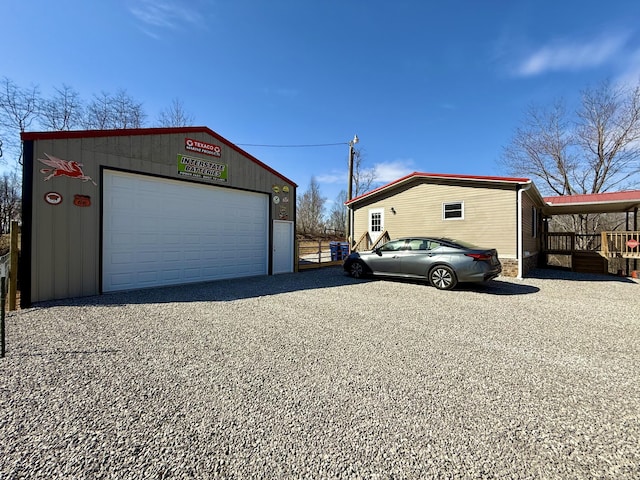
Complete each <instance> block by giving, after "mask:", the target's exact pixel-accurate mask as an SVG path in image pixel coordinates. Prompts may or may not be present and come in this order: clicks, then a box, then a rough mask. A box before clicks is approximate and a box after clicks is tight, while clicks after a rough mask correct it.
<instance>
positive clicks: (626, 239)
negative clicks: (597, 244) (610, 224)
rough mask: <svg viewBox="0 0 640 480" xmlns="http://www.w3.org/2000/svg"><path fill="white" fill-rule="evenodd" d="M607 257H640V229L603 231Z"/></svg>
mask: <svg viewBox="0 0 640 480" xmlns="http://www.w3.org/2000/svg"><path fill="white" fill-rule="evenodd" d="M601 235H602V248H601V250H600V252H601V254H602V255H603V256H605V257H622V258H640V231H638V232H634V231H620V232H602V234H601Z"/></svg>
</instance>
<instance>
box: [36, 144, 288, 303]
mask: <svg viewBox="0 0 640 480" xmlns="http://www.w3.org/2000/svg"><path fill="white" fill-rule="evenodd" d="M185 138H192V139H195V140H200V141H203V142H207V143H211V144H215V145H219V146H220V147H221V149H222V155H221V157H220V158H217V157H212V156H209V155H205V154H200V153H194V152H191V151H187V150H186V149H185ZM45 153H47V154H49V155H52V156H55V157H58V158H60V159H62V160H66V161H76V162H79V163H82V164H83V166H82V169H83V172H84V174H85V175H87V176H90V177H91V178H92V179H93V181H95V182H96V184H97V185H94V184H93V183H92V182H90V181H87V182H83V181H81V180H79V179H77V178H70V177H65V176H59V177H53V178H51V179H50V180H48V181H44V177H45V174H44V173H42V172H41V170H42V169H46V168H49V167H47V166H46V165H44V164H43V163H41V162H39V161H38V159H39V158H43V159H44V158H46V157H45ZM178 154H183V155H190V156H193V157H198V158H202V159H206V160H210V161H214V162H218V163H224V164H226V165H227V166H228V180H227V181H226V182H221V181H216V180H213V179H211V180H208V179H200V178H190V177H187V176H183V175H179V174H178V166H177V162H178V160H177V157H178ZM25 161H33V178H32V182H33V197H32V199H33V210H32V222H31V224H32V233H31V238H32V241H31V248H32V256H31V258H32V262H31V301H33V302H38V301H43V300H50V299H58V298H69V297H75V296H86V295H95V294H98V293H100V256H101V252H100V229H101V226H100V222H101V211H102V206H101V204H100V196H101V192H102V185H101V179H100V175H101V169H102V168H115V169H122V170H127V171H132V172H137V173H142V174H150V175H158V176H162V177H168V178H175V179H179V180H181V181H185V182H194V181H195V182H199V183H205V184H211V185H216V186H222V187H228V188H239V189H244V190H249V191H253V192H263V193H268V194H270V199H272V198H273V195H274V192H273V186H277V187H278V188H279V190H280V191H279V193H278V195H279V197H280V199H282V198H283V197H284V196H285V195H286V196H287V197H288V198H289V201H288V202H283V201H281V202H280V203H278V204H277V205H276V204H274V203H273V202H270V212H271V219H286V220H294V215H295V203H296V200H295V195H296V189H295V186H294V185H292V184H289V183H285V182H284V181H283V179H282V178H281V177H280V176H278V175H277V174H275V173H274V172H272V171H270V170H269V169H268V167H265V166H262V165H260V164H258V163H256V162H255V161H253V160H252V159H250V158H248V157H245V156H244V155H242V154H241V153H240V152H238V151H237V150H235V149H234V148H231V147H230V146H228V145H226V144H225V143H224V142H221V141H220V140H219V139H217V138H215V137H212V136H211V135H209V134H207V133H204V132H190V133H186V134H185V133H171V134H158V135H155V134H154V135H131V136H107V137H82V138H69V139H41V140H35V141H34V158H33V159H25ZM284 186H287V187H288V188H289V192H288V194H284V193H283V192H282V187H284ZM50 191H54V192H57V193H59V194H61V195H62V196H63V202H62V203H61V204H60V205H55V206H53V205H48V204H47V203H46V202H45V201H44V195H45V193H46V192H50ZM76 194H80V195H87V196H90V198H91V206H90V207H78V206H75V205H74V204H73V198H74V195H76ZM283 209H284V210H283Z"/></svg>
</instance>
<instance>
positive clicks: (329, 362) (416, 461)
mask: <svg viewBox="0 0 640 480" xmlns="http://www.w3.org/2000/svg"><path fill="white" fill-rule="evenodd" d="M639 366H640V284H638V282H637V281H632V280H629V279H622V278H616V277H595V276H580V275H575V274H567V273H562V274H557V273H554V272H552V271H543V270H540V271H537V272H536V275H535V276H534V277H533V278H528V279H525V280H516V279H508V278H503V277H501V278H499V279H497V280H496V281H493V282H490V283H489V284H487V285H485V286H463V287H462V288H460V289H457V290H454V291H451V292H442V291H438V290H436V289H435V288H432V287H428V286H425V285H423V284H419V283H413V282H394V281H384V280H353V279H350V278H349V277H347V276H345V275H344V274H343V273H342V270H341V269H340V268H339V267H332V268H325V269H322V270H315V271H305V272H301V273H298V274H287V275H279V276H273V277H262V278H251V279H244V280H233V281H225V282H215V283H207V284H199V285H195V286H182V287H178V288H170V289H169V288H167V289H154V290H147V291H138V292H129V293H122V294H110V295H103V296H99V297H90V298H84V299H79V300H74V301H65V302H56V303H49V304H41V305H38V306H37V307H34V308H31V309H27V310H22V311H19V312H15V313H11V314H9V315H8V316H7V356H6V358H4V359H0V412H1V413H0V435H1V438H0V478H2V479H5V480H10V479H18V478H20V479H22V478H29V479H31V478H47V479H54V478H65V479H93V478H111V479H138V478H140V479H143V478H144V479H163V478H171V479H183V478H202V479H206V478H275V479H280V478H313V479H316V478H379V479H385V478H409V479H413V478H461V479H464V478H474V479H475V478H505V479H507V478H508V479H528V478H532V479H534V478H544V479H556V478H557V479H578V478H598V479H616V480H619V479H637V478H640V369H639Z"/></svg>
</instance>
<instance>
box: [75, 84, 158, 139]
mask: <svg viewBox="0 0 640 480" xmlns="http://www.w3.org/2000/svg"><path fill="white" fill-rule="evenodd" d="M145 117H146V114H145V113H144V110H143V109H142V104H141V103H138V102H136V101H135V100H134V99H133V98H132V97H130V96H129V94H128V93H127V92H126V90H118V92H117V93H116V95H110V94H109V93H107V92H101V94H100V95H94V96H93V100H92V101H91V102H90V103H89V105H88V106H87V110H86V115H85V119H84V126H85V128H88V129H98V130H109V129H115V128H140V127H142V125H143V123H144V119H145Z"/></svg>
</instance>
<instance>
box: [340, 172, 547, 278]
mask: <svg viewBox="0 0 640 480" xmlns="http://www.w3.org/2000/svg"><path fill="white" fill-rule="evenodd" d="M346 205H347V208H348V214H349V215H350V216H351V217H350V218H351V222H350V224H351V230H352V231H351V232H349V234H350V235H349V236H350V239H351V240H350V241H351V245H352V249H353V250H368V249H370V248H372V247H374V246H377V245H380V244H381V243H383V242H384V241H385V240H388V239H390V238H391V239H393V238H399V237H406V236H433V237H449V238H454V239H460V240H464V241H467V242H471V243H474V244H476V245H478V246H481V247H488V248H489V247H490V248H496V249H497V250H498V255H499V257H500V261H501V262H502V265H503V275H508V276H514V277H522V276H523V275H526V273H527V271H529V270H530V269H532V268H534V267H536V266H537V265H538V261H539V256H540V255H541V251H542V228H541V227H542V215H541V213H540V212H541V211H542V209H543V207H544V206H545V202H544V200H543V199H542V196H541V195H540V193H539V192H538V190H537V188H536V187H535V185H534V184H533V183H532V181H531V180H529V179H527V178H511V177H494V176H479V175H453V174H436V173H420V172H414V173H411V174H410V175H407V176H405V177H402V178H400V179H398V180H395V181H393V182H391V183H388V184H387V185H383V186H382V187H379V188H376V189H375V190H372V191H370V192H367V193H365V194H363V195H360V196H358V197H356V198H353V199H351V200H350V201H348V202H347V203H346Z"/></svg>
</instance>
